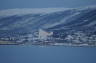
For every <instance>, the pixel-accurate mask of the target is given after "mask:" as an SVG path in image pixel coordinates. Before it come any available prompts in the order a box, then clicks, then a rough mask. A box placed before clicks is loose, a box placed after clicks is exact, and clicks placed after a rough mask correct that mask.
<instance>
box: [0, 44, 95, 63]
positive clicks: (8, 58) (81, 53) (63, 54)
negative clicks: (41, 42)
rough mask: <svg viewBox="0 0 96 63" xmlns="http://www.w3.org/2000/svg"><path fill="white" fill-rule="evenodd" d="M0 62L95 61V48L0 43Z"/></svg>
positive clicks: (73, 62) (60, 62)
mask: <svg viewBox="0 0 96 63" xmlns="http://www.w3.org/2000/svg"><path fill="white" fill-rule="evenodd" d="M0 63H96V48H92V47H63V46H46V47H41V46H16V45H0Z"/></svg>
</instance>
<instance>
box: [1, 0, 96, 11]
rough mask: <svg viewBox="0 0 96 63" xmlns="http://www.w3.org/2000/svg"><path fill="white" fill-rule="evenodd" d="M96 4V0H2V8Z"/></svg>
mask: <svg viewBox="0 0 96 63" xmlns="http://www.w3.org/2000/svg"><path fill="white" fill-rule="evenodd" d="M95 4H96V0H0V10H2V9H13V8H61V7H64V8H74V7H75V8H76V7H85V6H89V5H95Z"/></svg>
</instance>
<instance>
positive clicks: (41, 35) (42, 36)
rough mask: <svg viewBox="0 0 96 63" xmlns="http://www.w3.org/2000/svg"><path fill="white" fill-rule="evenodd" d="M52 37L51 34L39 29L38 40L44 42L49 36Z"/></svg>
mask: <svg viewBox="0 0 96 63" xmlns="http://www.w3.org/2000/svg"><path fill="white" fill-rule="evenodd" d="M52 35H53V32H48V31H45V30H43V29H39V35H38V38H39V39H40V40H46V39H47V38H48V37H49V36H52Z"/></svg>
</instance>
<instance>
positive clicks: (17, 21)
mask: <svg viewBox="0 0 96 63" xmlns="http://www.w3.org/2000/svg"><path fill="white" fill-rule="evenodd" d="M41 28H43V29H47V30H53V29H66V28H71V29H75V30H79V29H80V30H82V31H83V30H86V29H88V28H89V29H91V28H93V30H95V28H96V7H86V8H77V9H76V8H70V9H69V8H43V9H8V10H2V11H0V30H2V31H10V33H11V32H34V31H36V30H38V29H41ZM90 31H91V30H90Z"/></svg>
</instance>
